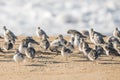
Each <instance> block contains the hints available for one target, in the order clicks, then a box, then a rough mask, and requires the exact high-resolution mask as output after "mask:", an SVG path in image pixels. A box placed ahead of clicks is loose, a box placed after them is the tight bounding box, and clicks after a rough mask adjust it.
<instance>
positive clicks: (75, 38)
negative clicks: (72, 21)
mask: <svg viewBox="0 0 120 80" xmlns="http://www.w3.org/2000/svg"><path fill="white" fill-rule="evenodd" d="M67 33H68V34H70V35H71V38H70V40H69V42H71V43H72V44H73V45H76V44H77V42H78V39H80V38H86V37H85V36H84V35H82V33H80V32H79V31H77V30H73V29H70V30H68V31H67Z"/></svg>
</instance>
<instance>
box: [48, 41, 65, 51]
mask: <svg viewBox="0 0 120 80" xmlns="http://www.w3.org/2000/svg"><path fill="white" fill-rule="evenodd" d="M62 46H63V45H61V42H60V41H59V40H58V39H55V40H53V41H52V42H51V43H50V47H49V49H50V51H52V52H57V53H59V52H60V51H61V48H62Z"/></svg>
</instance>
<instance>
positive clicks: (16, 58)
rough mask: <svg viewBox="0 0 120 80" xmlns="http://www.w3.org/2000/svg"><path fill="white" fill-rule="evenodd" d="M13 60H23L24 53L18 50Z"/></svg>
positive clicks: (17, 61)
mask: <svg viewBox="0 0 120 80" xmlns="http://www.w3.org/2000/svg"><path fill="white" fill-rule="evenodd" d="M13 60H14V61H15V62H16V63H20V62H23V60H24V56H23V54H22V53H20V52H19V50H16V52H15V55H14V56H13Z"/></svg>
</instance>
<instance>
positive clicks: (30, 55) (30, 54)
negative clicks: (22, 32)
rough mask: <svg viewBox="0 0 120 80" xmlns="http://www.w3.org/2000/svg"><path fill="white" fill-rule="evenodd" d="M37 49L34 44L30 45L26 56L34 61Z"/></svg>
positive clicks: (26, 50)
mask: <svg viewBox="0 0 120 80" xmlns="http://www.w3.org/2000/svg"><path fill="white" fill-rule="evenodd" d="M35 53H36V51H35V49H34V48H33V47H32V43H28V47H27V48H26V49H25V55H26V56H27V58H29V59H33V58H34V57H35Z"/></svg>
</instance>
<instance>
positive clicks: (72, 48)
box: [66, 42, 74, 51]
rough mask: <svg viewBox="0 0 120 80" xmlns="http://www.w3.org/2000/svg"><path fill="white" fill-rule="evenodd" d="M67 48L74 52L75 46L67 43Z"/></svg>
mask: <svg viewBox="0 0 120 80" xmlns="http://www.w3.org/2000/svg"><path fill="white" fill-rule="evenodd" d="M66 47H67V48H68V49H70V50H72V51H73V50H74V45H73V44H71V42H67V44H66Z"/></svg>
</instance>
